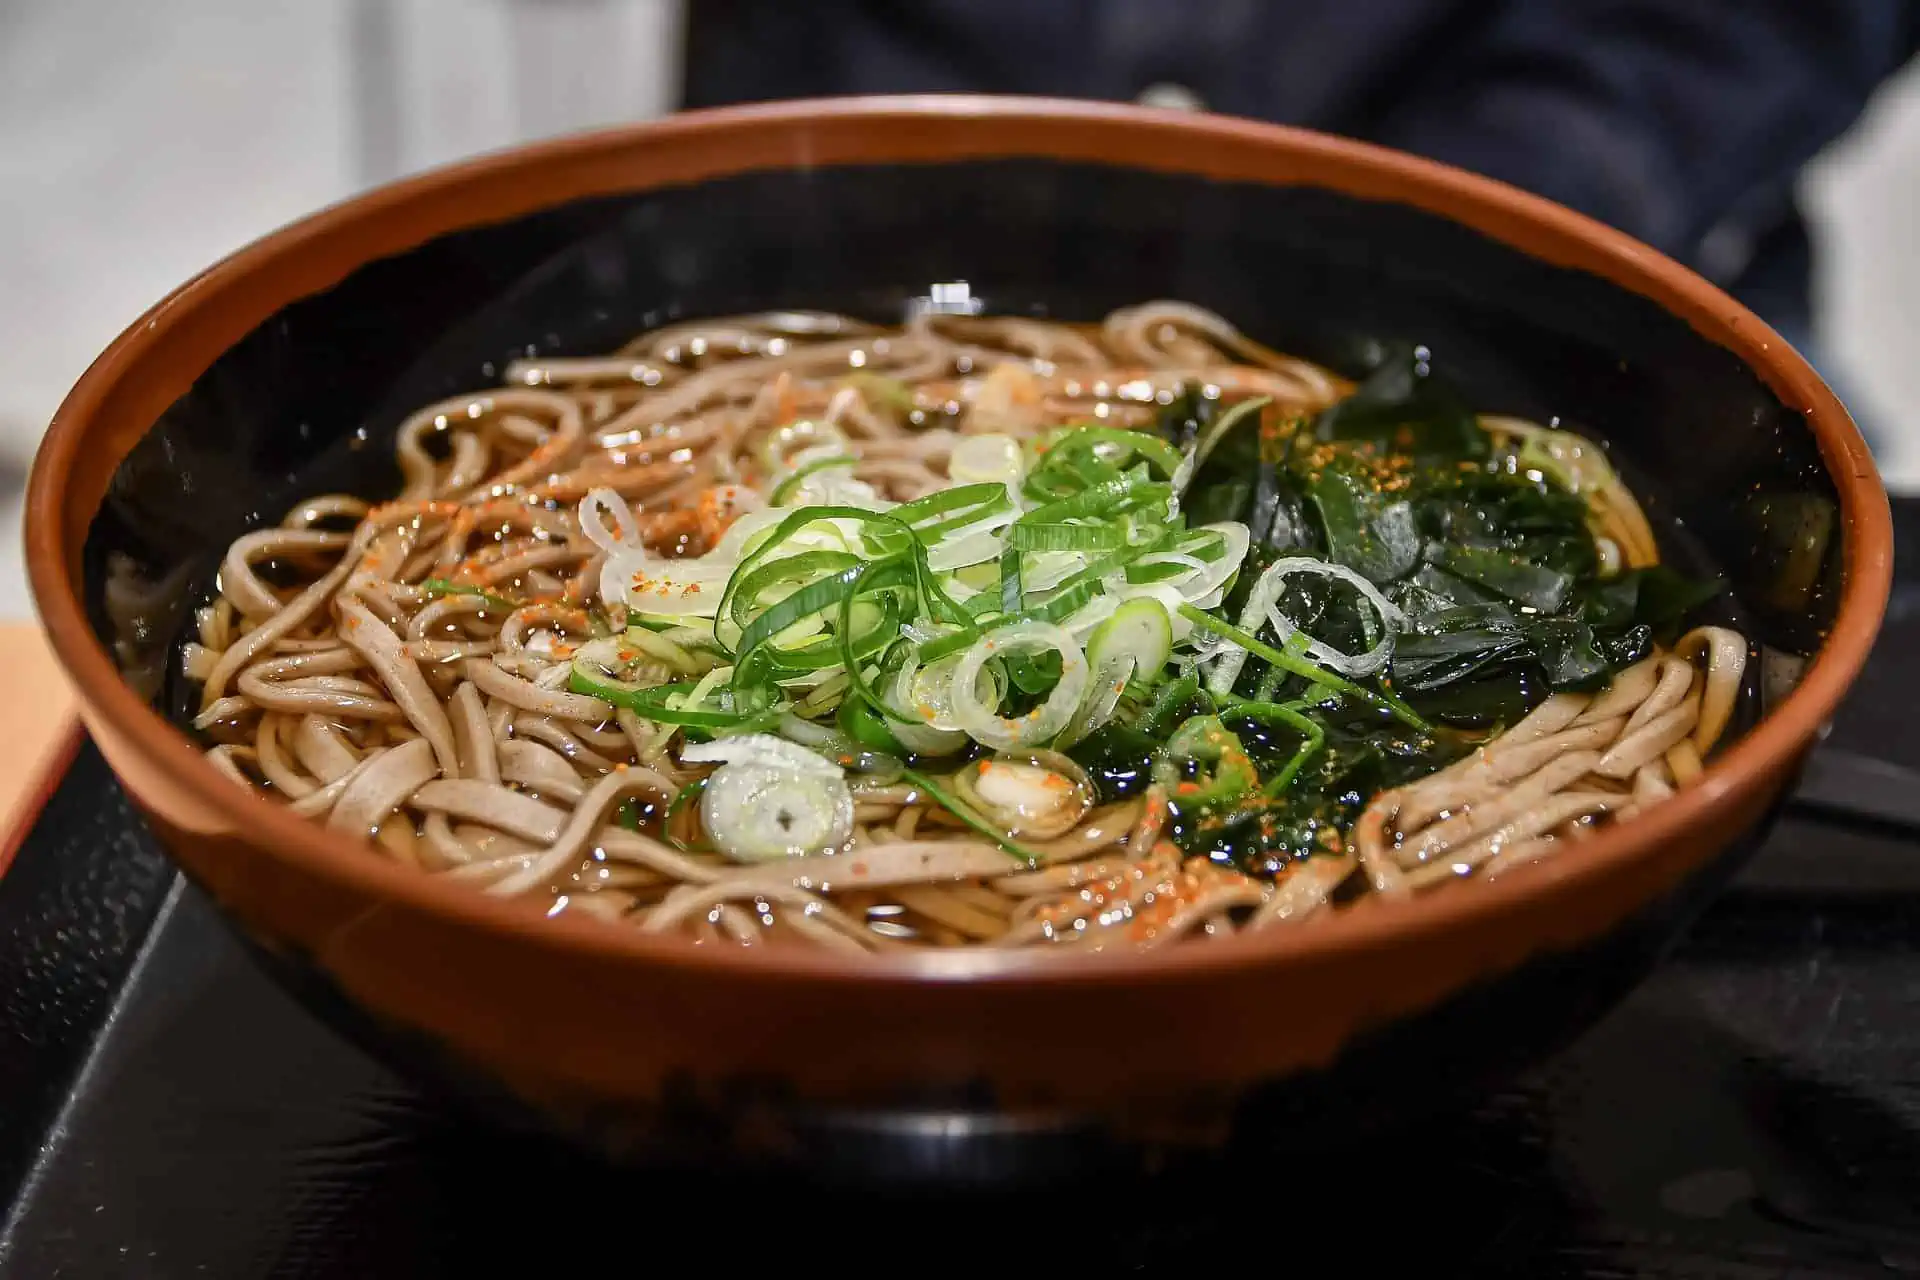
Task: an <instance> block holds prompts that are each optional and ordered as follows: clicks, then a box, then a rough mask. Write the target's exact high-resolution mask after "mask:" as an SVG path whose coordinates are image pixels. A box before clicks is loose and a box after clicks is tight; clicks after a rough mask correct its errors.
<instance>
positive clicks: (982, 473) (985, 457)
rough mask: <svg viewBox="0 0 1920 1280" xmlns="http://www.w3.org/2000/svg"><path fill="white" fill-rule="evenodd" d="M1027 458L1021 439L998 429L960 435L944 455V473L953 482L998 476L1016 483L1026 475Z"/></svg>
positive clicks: (1004, 482)
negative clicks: (996, 430) (945, 460)
mask: <svg viewBox="0 0 1920 1280" xmlns="http://www.w3.org/2000/svg"><path fill="white" fill-rule="evenodd" d="M1026 471H1027V461H1026V457H1025V455H1023V454H1022V453H1021V451H1020V442H1019V441H1018V440H1015V439H1014V438H1013V437H1012V436H1008V435H1001V434H999V433H998V432H984V433H982V434H980V435H977V436H962V437H961V438H960V439H959V440H957V441H955V442H954V446H953V454H952V456H950V457H949V458H948V459H947V476H948V478H949V479H951V480H952V481H953V482H954V483H955V484H985V483H987V482H988V481H993V480H998V481H1000V482H1001V483H1003V484H1008V485H1013V484H1018V483H1019V482H1020V480H1021V479H1022V478H1023V477H1024V476H1025V475H1026Z"/></svg>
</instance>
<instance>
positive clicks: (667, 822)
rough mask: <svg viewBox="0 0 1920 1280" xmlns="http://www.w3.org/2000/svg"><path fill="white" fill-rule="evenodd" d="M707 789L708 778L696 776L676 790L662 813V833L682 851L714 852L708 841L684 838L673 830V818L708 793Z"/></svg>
mask: <svg viewBox="0 0 1920 1280" xmlns="http://www.w3.org/2000/svg"><path fill="white" fill-rule="evenodd" d="M706 790H707V780H706V779H705V778H695V779H694V780H693V781H692V782H689V783H688V784H687V785H686V786H684V787H682V788H680V790H678V791H676V792H674V795H673V799H672V800H671V801H670V802H669V803H668V804H667V811H666V813H664V814H663V815H661V818H660V833H661V834H662V835H664V836H666V838H667V843H668V844H670V845H672V846H673V847H674V848H676V849H678V850H679V851H680V852H682V853H712V852H713V846H712V845H710V844H708V843H707V842H706V841H704V840H702V841H699V842H698V843H695V842H694V841H691V840H682V839H681V838H680V837H679V836H677V835H675V834H674V831H673V820H674V819H675V818H676V817H678V816H679V814H680V811H681V810H682V809H684V808H686V807H687V806H688V805H689V804H692V803H693V802H694V801H695V800H698V799H699V798H700V797H701V796H702V795H704V794H706Z"/></svg>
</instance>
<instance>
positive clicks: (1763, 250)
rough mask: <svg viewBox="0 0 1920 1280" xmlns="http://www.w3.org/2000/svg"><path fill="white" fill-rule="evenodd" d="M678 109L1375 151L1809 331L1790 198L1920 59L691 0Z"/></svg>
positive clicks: (1130, 7)
mask: <svg viewBox="0 0 1920 1280" xmlns="http://www.w3.org/2000/svg"><path fill="white" fill-rule="evenodd" d="M689 10H690V16H689V24H690V26H689V33H688V34H689V39H688V68H687V81H686V99H687V103H688V105H690V106H701V105H712V104H717V103H722V102H737V101H750V100H758V99H770V98H790V97H809V96H816V95H821V94H837V93H890V92H914V91H921V92H924V91H932V90H979V91H986V92H1001V93H1047V94H1056V95H1063V96H1071V97H1085V98H1102V99H1131V98H1133V97H1135V96H1137V95H1138V94H1139V93H1140V92H1141V91H1142V90H1143V89H1145V88H1146V87H1148V86H1150V85H1154V84H1157V83H1173V84H1178V85H1181V86H1184V87H1186V88H1188V89H1190V90H1192V91H1193V92H1194V93H1195V94H1197V95H1198V96H1199V97H1200V98H1201V99H1202V100H1203V101H1204V102H1205V104H1206V105H1207V106H1208V107H1209V108H1211V109H1213V110H1216V111H1222V112H1227V113H1230V114H1234V115H1243V116H1253V117H1257V118H1260V119H1266V120H1276V121H1282V122H1286V123H1290V124H1301V125H1307V126H1310V127H1313V128H1316V129H1324V130H1327V131H1330V132H1333V133H1341V134H1346V135H1349V136H1352V137H1359V138H1366V139H1370V140H1373V141H1377V142H1383V143H1386V144H1388V145H1391V146H1396V147H1402V148H1405V149H1407V150H1409V151H1415V152H1419V153H1421V154H1423V155H1428V156H1432V157H1435V158H1437V159H1441V160H1446V161H1449V162H1451V163H1454V164H1458V165H1461V166H1463V167H1465V168H1468V169H1474V170H1477V171H1479V172H1481V173H1485V174H1490V175H1492V176H1494V177H1497V178H1502V179H1505V180H1506V181H1508V182H1512V183H1514V184H1516V185H1518V186H1522V187H1526V188H1528V189H1530V190H1533V191H1536V192H1539V193H1540V194H1542V195H1545V196H1548V197H1550V198H1552V199H1555V200H1558V201H1561V202H1562V203H1565V204H1568V205H1571V206H1573V207H1574V208H1577V209H1581V210H1583V211H1585V212H1587V213H1590V214H1593V215H1594V216H1596V217H1598V218H1601V219H1603V220H1605V221H1607V222H1610V223H1612V224H1613V225H1614V226H1617V227H1619V228H1621V229H1623V230H1625V231H1627V232H1628V233H1630V234H1632V235H1634V236H1637V237H1638V238H1640V239H1642V240H1644V241H1646V242H1647V243H1649V244H1652V245H1654V246H1655V247H1656V248H1659V249H1661V250H1663V251H1665V252H1666V253H1669V254H1671V255H1673V256H1674V257H1677V258H1679V259H1680V260H1681V261H1683V262H1686V263H1688V264H1689V265H1691V266H1693V267H1695V268H1696V269H1698V270H1700V271H1702V272H1704V273H1705V274H1706V275H1708V276H1709V277H1711V278H1713V279H1715V280H1717V281H1718V282H1720V283H1721V284H1723V285H1726V286H1728V287H1729V288H1732V289H1733V290H1734V291H1735V292H1737V293H1740V294H1742V295H1743V296H1744V297H1745V298H1746V299H1747V300H1748V301H1749V302H1750V303H1751V304H1752V305H1754V306H1755V307H1756V309H1758V310H1760V311H1761V312H1762V314H1764V315H1767V316H1769V317H1770V318H1772V319H1774V320H1776V321H1777V322H1778V323H1779V324H1780V325H1781V326H1782V327H1783V328H1788V329H1799V330H1802V331H1804V330H1805V329H1806V328H1807V325H1808V310H1809V308H1808V292H1807V291H1808V273H1809V261H1810V254H1809V250H1808V245H1807V240H1806V232H1805V228H1804V225H1803V224H1802V222H1801V220H1800V217H1799V215H1798V212H1797V210H1796V209H1795V207H1794V199H1793V187H1794V179H1795V177H1796V175H1797V174H1798V172H1799V170H1800V168H1801V166H1802V165H1803V164H1804V163H1805V162H1806V161H1807V160H1808V158H1810V157H1811V156H1812V155H1813V154H1814V152H1815V151H1817V150H1818V149H1819V148H1820V147H1821V146H1823V145H1824V144H1825V143H1827V142H1828V141H1830V140H1831V139H1832V138H1834V137H1835V136H1836V135H1838V134H1839V133H1840V132H1841V131H1843V130H1844V129H1846V127H1847V126H1848V125H1849V124H1851V123H1852V121H1853V120H1854V118H1855V117H1856V116H1857V115H1858V114H1859V112H1860V110H1861V108H1862V106H1863V105H1864V104H1865V102H1866V100H1867V98H1868V96H1869V95H1870V94H1871V93H1872V92H1873V90H1874V88H1875V87H1876V86H1877V85H1878V84H1879V83H1880V82H1881V81H1882V80H1883V79H1885V78H1886V77H1887V76H1888V75H1890V74H1891V73H1892V72H1893V71H1895V70H1896V69H1898V68H1899V66H1900V65H1901V64H1902V63H1903V62H1904V61H1906V59H1907V58H1908V56H1909V55H1910V54H1912V53H1913V52H1914V50H1915V49H1916V47H1920V0H921V2H919V3H906V2H896V3H885V2H884V0H806V2H804V3H803V2H802V0H694V3H692V4H691V5H689Z"/></svg>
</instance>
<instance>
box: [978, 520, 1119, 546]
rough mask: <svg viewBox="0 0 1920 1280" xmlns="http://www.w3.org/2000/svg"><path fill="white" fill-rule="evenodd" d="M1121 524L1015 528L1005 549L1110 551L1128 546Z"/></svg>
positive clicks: (1008, 532)
mask: <svg viewBox="0 0 1920 1280" xmlns="http://www.w3.org/2000/svg"><path fill="white" fill-rule="evenodd" d="M1127 534H1128V530H1127V528H1126V526H1125V525H1121V524H1016V525H1014V526H1013V527H1012V528H1011V529H1009V530H1007V545H1008V546H1011V547H1015V548H1018V549H1019V550H1021V551H1113V550H1116V549H1117V548H1120V547H1124V546H1126V545H1127V542H1128V537H1127Z"/></svg>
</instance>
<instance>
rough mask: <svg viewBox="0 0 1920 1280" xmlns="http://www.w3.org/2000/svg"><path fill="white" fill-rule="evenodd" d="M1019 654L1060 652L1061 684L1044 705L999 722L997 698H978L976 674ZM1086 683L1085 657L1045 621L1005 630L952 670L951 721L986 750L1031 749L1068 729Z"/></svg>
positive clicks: (970, 650)
mask: <svg viewBox="0 0 1920 1280" xmlns="http://www.w3.org/2000/svg"><path fill="white" fill-rule="evenodd" d="M1023 653H1058V654H1059V655H1060V681H1059V683H1058V684H1056V685H1054V686H1053V690H1052V692H1050V693H1049V694H1047V700H1046V701H1045V702H1043V703H1041V704H1040V705H1039V706H1038V707H1035V708H1034V709H1033V710H1032V711H1029V712H1028V713H1027V714H1026V715H1024V716H1018V717H1016V718H1014V719H1011V720H1007V719H1002V718H1001V716H1000V713H999V707H998V703H999V697H998V695H997V694H996V695H995V697H994V705H991V706H990V705H988V704H987V703H985V702H983V701H982V700H981V699H980V696H979V692H978V689H977V684H978V681H979V679H980V673H981V672H982V671H983V670H984V669H985V667H986V664H987V663H988V662H989V661H990V660H991V659H993V658H996V657H1004V656H1006V655H1008V654H1023ZM1089 678H1090V677H1089V674H1088V671H1087V655H1086V654H1085V653H1084V652H1082V651H1081V648H1080V646H1079V645H1078V644H1076V643H1075V642H1074V639H1073V637H1072V636H1071V635H1069V634H1068V633H1067V632H1066V630H1065V629H1063V628H1061V627H1057V626H1054V625H1053V624H1051V623H1045V622H1026V623H1020V624H1019V625H1016V626H1011V627H1006V628H1003V629H1002V630H999V631H994V632H991V633H989V634H987V635H984V636H982V637H981V638H980V639H978V640H976V641H974V642H973V644H972V645H970V646H969V647H968V648H967V650H966V651H965V652H964V653H962V654H961V655H960V662H959V665H958V666H956V667H955V668H954V670H953V685H952V689H953V692H952V699H953V713H954V718H955V719H956V720H958V721H959V723H960V727H961V728H962V729H965V730H966V731H967V736H968V737H970V738H972V739H973V740H974V741H975V742H978V743H981V744H983V745H985V746H989V747H995V748H998V749H1000V750H1003V751H1004V750H1009V749H1011V748H1014V747H1028V746H1033V745H1035V744H1037V743H1041V742H1045V741H1047V740H1048V739H1050V738H1052V737H1053V736H1054V735H1055V734H1057V733H1059V732H1060V730H1062V729H1064V728H1066V726H1067V721H1069V720H1070V719H1072V718H1073V713H1074V712H1075V711H1076V710H1077V709H1078V708H1079V706H1080V699H1081V697H1082V695H1084V694H1085V693H1086V691H1087V682H1088V680H1089Z"/></svg>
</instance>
